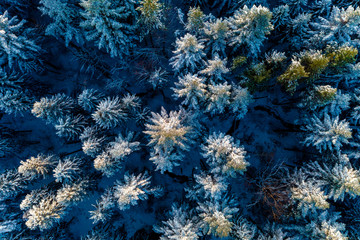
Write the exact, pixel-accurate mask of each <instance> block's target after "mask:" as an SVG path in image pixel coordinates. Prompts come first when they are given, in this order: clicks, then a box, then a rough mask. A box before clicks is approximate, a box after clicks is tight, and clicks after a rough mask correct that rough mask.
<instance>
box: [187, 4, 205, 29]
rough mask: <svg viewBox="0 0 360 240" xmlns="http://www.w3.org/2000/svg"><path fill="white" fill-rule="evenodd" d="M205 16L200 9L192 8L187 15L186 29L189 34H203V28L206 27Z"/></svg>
mask: <svg viewBox="0 0 360 240" xmlns="http://www.w3.org/2000/svg"><path fill="white" fill-rule="evenodd" d="M205 17H206V16H205V14H204V12H203V11H201V9H200V7H199V6H198V7H190V9H189V11H188V13H187V22H186V25H185V29H186V30H188V31H189V32H191V33H193V34H195V35H198V34H200V33H201V30H202V28H203V27H204V21H205Z"/></svg>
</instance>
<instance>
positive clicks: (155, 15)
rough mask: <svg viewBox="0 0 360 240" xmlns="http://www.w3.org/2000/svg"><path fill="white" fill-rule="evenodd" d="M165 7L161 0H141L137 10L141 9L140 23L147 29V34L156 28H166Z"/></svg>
mask: <svg viewBox="0 0 360 240" xmlns="http://www.w3.org/2000/svg"><path fill="white" fill-rule="evenodd" d="M163 8H164V6H163V4H162V3H161V2H160V0H140V2H139V7H137V8H136V10H138V11H140V16H139V20H138V23H140V25H141V26H142V27H143V29H144V30H145V34H148V33H149V32H151V31H152V30H155V29H162V28H165V24H164V23H163V20H164V15H163Z"/></svg>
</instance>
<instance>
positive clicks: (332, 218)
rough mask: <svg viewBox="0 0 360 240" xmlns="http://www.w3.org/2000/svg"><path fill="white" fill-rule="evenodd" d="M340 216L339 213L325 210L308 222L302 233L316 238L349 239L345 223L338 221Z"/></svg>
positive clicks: (329, 239) (320, 239)
mask: <svg viewBox="0 0 360 240" xmlns="http://www.w3.org/2000/svg"><path fill="white" fill-rule="evenodd" d="M339 218H340V214H338V213H334V214H330V213H329V212H328V211H324V212H323V213H321V214H320V215H319V216H318V217H317V218H315V219H314V220H312V221H311V222H310V223H308V224H307V225H306V226H305V227H304V229H303V230H302V231H301V233H302V234H304V235H306V236H307V237H309V238H310V239H314V240H322V239H328V240H347V239H349V238H348V237H347V234H346V232H345V224H343V223H339V222H337V220H338V219H339Z"/></svg>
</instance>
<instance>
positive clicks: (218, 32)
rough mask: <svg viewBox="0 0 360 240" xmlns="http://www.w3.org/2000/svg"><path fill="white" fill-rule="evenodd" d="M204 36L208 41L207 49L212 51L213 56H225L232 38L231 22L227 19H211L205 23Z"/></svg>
mask: <svg viewBox="0 0 360 240" xmlns="http://www.w3.org/2000/svg"><path fill="white" fill-rule="evenodd" d="M204 34H205V40H206V47H207V48H206V49H208V51H210V50H211V54H212V55H213V56H215V54H220V55H222V56H225V49H226V46H227V42H228V40H229V38H230V36H231V31H230V27H229V22H228V20H226V19H221V18H217V19H216V20H213V19H210V20H209V21H206V22H205V23H204Z"/></svg>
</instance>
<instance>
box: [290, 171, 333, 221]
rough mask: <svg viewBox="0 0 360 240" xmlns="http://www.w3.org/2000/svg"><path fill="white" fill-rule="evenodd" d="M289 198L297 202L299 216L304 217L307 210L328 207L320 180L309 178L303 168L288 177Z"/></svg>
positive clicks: (313, 210)
mask: <svg viewBox="0 0 360 240" xmlns="http://www.w3.org/2000/svg"><path fill="white" fill-rule="evenodd" d="M289 181H290V185H291V187H290V191H291V199H293V201H294V202H295V203H297V209H298V211H299V212H300V214H301V216H303V217H305V216H306V215H307V214H308V213H309V211H311V212H313V213H314V212H316V210H318V209H320V210H324V209H328V208H329V207H330V204H329V203H328V202H327V199H328V195H326V194H325V192H324V191H323V190H322V189H321V184H320V182H318V181H316V180H315V179H312V178H310V177H309V176H308V175H307V174H306V173H305V172H304V171H303V170H297V171H296V172H295V173H294V174H293V175H292V176H290V177H289Z"/></svg>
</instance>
